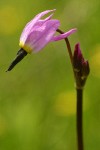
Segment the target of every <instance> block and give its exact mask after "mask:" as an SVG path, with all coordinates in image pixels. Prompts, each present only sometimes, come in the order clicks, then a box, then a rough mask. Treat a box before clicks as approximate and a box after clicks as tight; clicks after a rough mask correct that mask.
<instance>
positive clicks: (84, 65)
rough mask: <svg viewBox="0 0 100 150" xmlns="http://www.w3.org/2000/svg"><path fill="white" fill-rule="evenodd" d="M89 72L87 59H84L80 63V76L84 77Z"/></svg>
mask: <svg viewBox="0 0 100 150" xmlns="http://www.w3.org/2000/svg"><path fill="white" fill-rule="evenodd" d="M89 73H90V67H89V63H88V61H87V60H86V61H84V62H83V63H82V77H83V78H84V77H85V78H86V77H87V76H88V75H89Z"/></svg>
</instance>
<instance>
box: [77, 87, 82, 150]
mask: <svg viewBox="0 0 100 150" xmlns="http://www.w3.org/2000/svg"><path fill="white" fill-rule="evenodd" d="M76 90H77V142H78V143H77V144H78V150H83V132H82V131H83V130H82V118H83V116H82V103H83V90H82V89H76Z"/></svg>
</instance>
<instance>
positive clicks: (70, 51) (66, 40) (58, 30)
mask: <svg viewBox="0 0 100 150" xmlns="http://www.w3.org/2000/svg"><path fill="white" fill-rule="evenodd" d="M57 32H59V33H60V34H63V33H64V32H63V31H61V30H60V29H57ZM65 42H66V45H67V49H68V53H69V56H70V60H71V63H72V66H73V57H72V50H71V46H70V43H69V40H68V38H65Z"/></svg>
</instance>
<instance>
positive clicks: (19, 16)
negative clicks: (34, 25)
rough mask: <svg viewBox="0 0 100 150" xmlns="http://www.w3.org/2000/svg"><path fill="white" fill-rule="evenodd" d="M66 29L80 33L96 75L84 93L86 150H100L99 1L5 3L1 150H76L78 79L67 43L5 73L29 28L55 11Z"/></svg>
mask: <svg viewBox="0 0 100 150" xmlns="http://www.w3.org/2000/svg"><path fill="white" fill-rule="evenodd" d="M54 8H56V9H57V11H56V13H55V15H54V18H57V19H59V20H60V21H61V27H60V28H61V29H62V30H63V31H67V30H69V29H71V28H77V29H78V32H77V33H75V34H73V35H72V36H70V38H69V40H70V42H71V46H72V49H74V45H75V43H77V42H80V44H81V49H82V52H83V54H84V56H85V58H86V59H88V60H89V62H90V68H91V73H90V75H89V78H88V81H87V84H86V87H85V89H84V104H83V107H84V145H85V150H100V0H82V1H80V0H30V1H29V0H0V150H77V140H76V98H75V88H74V79H73V74H72V68H71V65H70V60H69V56H68V53H67V50H66V45H65V43H64V41H59V42H55V43H50V44H48V45H47V46H46V47H45V48H44V49H43V50H42V51H40V52H39V53H37V54H33V55H28V56H27V57H26V58H24V60H23V61H22V62H21V63H20V64H18V65H17V66H16V67H15V68H14V69H13V70H12V71H11V72H7V73H6V72H5V71H6V69H7V68H8V66H9V64H10V63H11V61H12V60H13V59H14V58H15V56H16V53H17V51H18V50H19V46H18V44H19V37H20V34H21V32H22V29H23V27H24V26H25V24H26V23H27V22H28V21H30V19H32V18H33V17H34V16H35V15H36V14H37V13H39V12H41V11H44V10H47V9H54Z"/></svg>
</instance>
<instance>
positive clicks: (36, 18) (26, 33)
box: [20, 9, 56, 42]
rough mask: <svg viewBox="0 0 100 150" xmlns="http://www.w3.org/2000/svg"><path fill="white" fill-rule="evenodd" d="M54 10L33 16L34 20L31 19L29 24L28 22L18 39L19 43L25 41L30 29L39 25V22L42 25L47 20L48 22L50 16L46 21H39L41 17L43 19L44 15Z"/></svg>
mask: <svg viewBox="0 0 100 150" xmlns="http://www.w3.org/2000/svg"><path fill="white" fill-rule="evenodd" d="M55 10H56V9H53V10H46V11H44V12H41V13H39V14H38V15H36V16H35V18H33V19H32V20H31V21H30V22H28V23H27V24H26V26H25V28H24V30H23V32H22V34H21V37H20V41H23V42H24V41H25V40H26V39H27V37H28V35H29V34H30V31H31V29H32V28H33V27H34V26H35V25H36V24H38V25H39V22H40V21H41V23H44V22H45V21H47V20H50V19H51V17H52V15H53V14H51V15H50V16H49V17H47V18H46V19H44V20H40V19H41V17H43V16H44V15H46V14H47V13H50V12H54V11H55Z"/></svg>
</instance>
